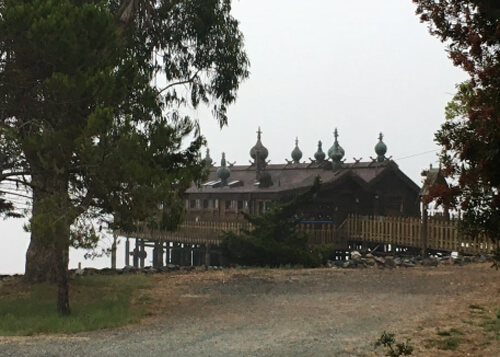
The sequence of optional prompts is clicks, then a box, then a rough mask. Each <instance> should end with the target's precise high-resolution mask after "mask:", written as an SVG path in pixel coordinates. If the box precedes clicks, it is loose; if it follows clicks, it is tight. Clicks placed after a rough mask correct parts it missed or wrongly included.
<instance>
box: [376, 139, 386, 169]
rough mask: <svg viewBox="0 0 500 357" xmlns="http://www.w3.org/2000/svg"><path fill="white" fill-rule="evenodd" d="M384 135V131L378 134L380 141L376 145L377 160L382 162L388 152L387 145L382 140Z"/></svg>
mask: <svg viewBox="0 0 500 357" xmlns="http://www.w3.org/2000/svg"><path fill="white" fill-rule="evenodd" d="M383 138H384V135H383V134H382V133H380V134H379V136H378V140H379V141H378V143H377V145H375V153H376V154H377V161H378V162H382V161H384V160H385V154H386V153H387V145H385V143H384V142H383V141H382V139H383Z"/></svg>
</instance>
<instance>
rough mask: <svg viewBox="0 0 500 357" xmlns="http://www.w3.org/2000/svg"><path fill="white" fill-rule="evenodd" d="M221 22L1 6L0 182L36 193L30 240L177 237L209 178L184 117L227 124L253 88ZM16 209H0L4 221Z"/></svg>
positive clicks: (117, 0)
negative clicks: (100, 226) (142, 229)
mask: <svg viewBox="0 0 500 357" xmlns="http://www.w3.org/2000/svg"><path fill="white" fill-rule="evenodd" d="M230 11H231V2H230V1H228V0H209V1H197V0H173V1H156V0H91V1H71V0H51V1H49V0H5V1H1V2H0V182H11V183H15V184H17V185H18V186H19V187H20V189H23V187H24V188H25V190H26V192H27V194H30V193H32V194H33V207H32V208H33V209H32V211H31V214H32V217H31V224H30V229H31V232H32V239H37V240H42V241H44V242H45V243H46V245H47V246H49V245H50V244H51V243H52V242H53V241H54V239H55V237H63V238H61V240H65V241H66V242H67V243H66V245H69V244H73V245H74V246H75V247H93V246H95V244H96V241H97V239H98V238H99V234H96V233H98V232H96V230H95V228H93V227H92V226H91V225H89V224H88V222H91V221H92V220H94V219H95V218H100V219H102V220H104V221H107V222H108V223H109V224H110V226H111V227H112V228H115V229H121V230H123V231H133V230H135V229H137V225H138V222H145V221H147V224H148V226H149V227H151V228H164V229H175V227H176V226H177V225H178V224H179V222H180V221H181V219H182V215H183V213H184V193H185V191H186V189H187V188H188V187H189V186H190V185H191V183H192V182H193V181H198V180H200V179H201V178H202V177H203V175H204V173H203V165H202V164H201V162H200V159H199V153H200V149H201V147H202V146H203V145H204V143H205V140H204V138H203V136H202V135H201V133H200V130H199V126H198V122H197V119H192V118H189V117H187V116H184V115H182V113H181V109H182V106H185V105H190V106H194V107H196V106H198V105H199V104H200V103H205V104H212V105H213V107H212V109H213V110H212V112H213V114H214V117H215V118H216V119H217V120H218V121H219V123H220V124H221V125H223V124H226V123H227V114H226V112H227V105H229V104H231V103H232V102H234V101H235V99H236V91H237V89H238V88H239V85H240V83H241V81H243V80H244V79H245V78H246V77H247V76H248V66H249V62H248V59H247V57H246V54H245V52H244V50H243V36H242V34H241V32H240V31H239V28H238V21H236V20H235V19H234V18H233V17H232V16H231V13H230ZM156 78H158V83H162V85H161V86H160V85H158V86H157V85H155V83H156V81H155V79H156ZM179 87H181V88H182V90H181V91H178V88H179ZM0 194H1V193H0ZM158 207H162V208H161V209H158ZM13 209H14V207H13V206H12V205H11V203H10V202H7V201H5V200H4V199H3V197H0V213H1V212H7V213H9V212H12V211H13ZM68 227H71V233H70V230H69V229H67V228H68ZM29 263H30V260H29V261H28V264H29Z"/></svg>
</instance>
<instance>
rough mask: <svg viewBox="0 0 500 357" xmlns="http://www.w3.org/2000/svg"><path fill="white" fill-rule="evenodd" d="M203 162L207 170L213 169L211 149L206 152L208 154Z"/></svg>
mask: <svg viewBox="0 0 500 357" xmlns="http://www.w3.org/2000/svg"><path fill="white" fill-rule="evenodd" d="M203 162H204V164H205V168H206V169H209V168H211V167H212V164H213V160H212V158H211V157H210V149H209V148H207V151H206V154H205V158H204V159H203Z"/></svg>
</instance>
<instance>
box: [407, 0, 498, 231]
mask: <svg viewBox="0 0 500 357" xmlns="http://www.w3.org/2000/svg"><path fill="white" fill-rule="evenodd" d="M413 2H414V3H416V4H417V14H418V15H419V16H420V18H421V20H422V21H425V22H427V23H428V24H429V29H430V32H431V34H433V35H434V36H436V37H438V38H440V39H441V40H442V41H443V42H445V43H446V44H447V47H448V53H449V56H450V58H451V59H452V61H453V63H454V64H455V65H456V66H459V67H461V68H462V69H464V70H465V71H466V72H467V73H468V74H469V79H468V80H467V81H465V82H464V83H462V84H460V85H458V86H457V93H456V95H455V96H454V98H453V99H452V101H451V102H450V103H448V105H447V107H446V121H445V123H444V124H443V125H442V126H441V129H440V130H439V131H438V132H437V133H436V141H437V143H439V144H440V145H441V146H442V152H441V162H442V164H443V169H444V173H445V174H446V175H447V176H448V177H451V178H455V179H458V180H454V181H453V182H452V184H451V187H450V188H449V189H448V190H443V191H441V192H437V193H436V196H437V199H438V202H441V203H444V204H447V205H450V206H451V207H456V208H458V209H461V210H462V211H463V212H464V214H463V222H462V223H463V224H462V226H461V228H462V230H463V231H464V232H465V233H467V234H469V235H478V234H482V233H485V234H487V235H489V236H490V237H492V238H493V239H499V238H500V190H499V189H500V169H499V166H498V162H499V160H500V150H499V147H500V130H499V125H498V123H499V120H500V81H499V80H498V78H500V36H499V33H498V28H500V3H499V2H498V1H496V0H479V1H478V0H466V1H463V0H450V1H438V0H413Z"/></svg>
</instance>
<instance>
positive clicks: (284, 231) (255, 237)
mask: <svg viewBox="0 0 500 357" xmlns="http://www.w3.org/2000/svg"><path fill="white" fill-rule="evenodd" d="M319 187H320V181H319V178H316V180H315V182H314V184H313V186H312V187H311V189H310V190H308V191H307V192H304V193H302V194H299V195H296V196H295V198H294V199H292V200H291V201H289V202H286V203H284V204H281V205H279V204H275V205H272V206H271V207H270V208H269V209H268V210H267V211H266V212H265V213H264V214H262V215H259V216H250V215H247V214H244V217H245V219H246V220H247V221H249V222H250V223H252V225H253V227H254V229H253V230H252V231H242V232H240V233H236V232H227V233H225V234H224V235H223V236H222V238H223V242H222V245H221V247H222V250H223V252H224V255H225V257H226V258H227V259H228V260H229V262H230V263H233V264H241V265H255V266H271V267H279V266H283V265H302V266H304V267H316V266H319V265H321V262H322V260H323V259H324V255H325V254H326V251H323V250H318V249H316V248H312V247H310V245H309V238H308V236H307V234H306V233H305V232H303V231H301V230H300V229H299V228H298V225H299V223H300V219H301V217H300V215H299V214H298V212H300V207H301V206H302V205H303V204H304V203H307V202H309V201H310V200H312V199H313V197H314V195H315V194H316V192H317V191H318V189H319ZM325 260H326V258H325Z"/></svg>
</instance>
